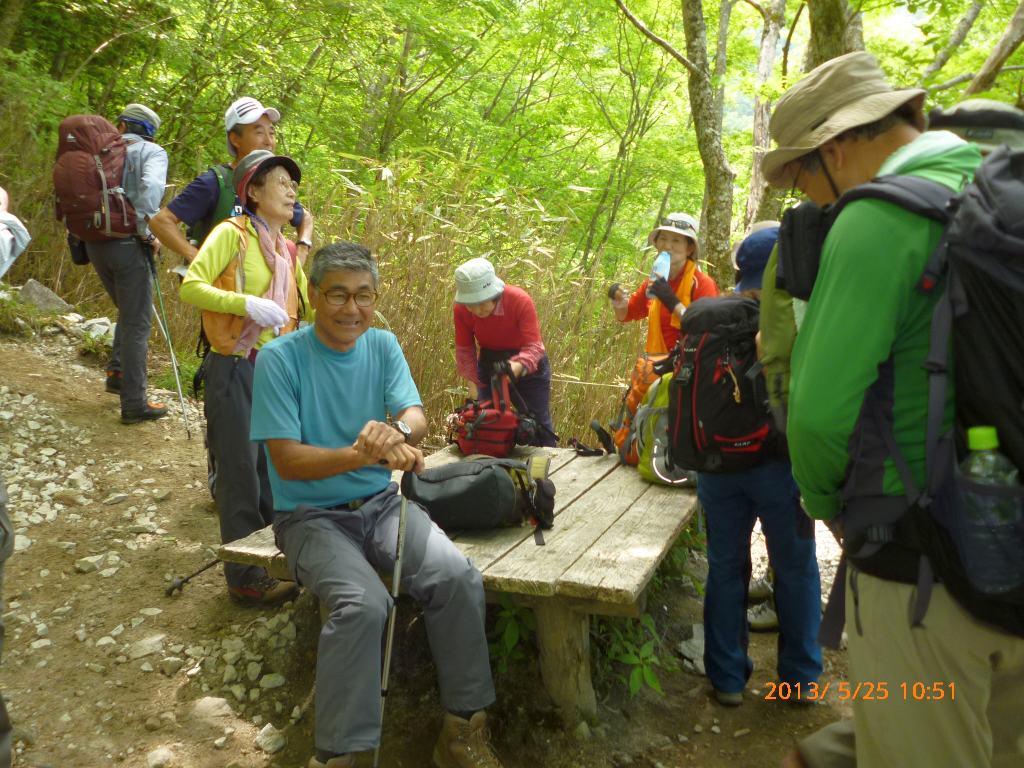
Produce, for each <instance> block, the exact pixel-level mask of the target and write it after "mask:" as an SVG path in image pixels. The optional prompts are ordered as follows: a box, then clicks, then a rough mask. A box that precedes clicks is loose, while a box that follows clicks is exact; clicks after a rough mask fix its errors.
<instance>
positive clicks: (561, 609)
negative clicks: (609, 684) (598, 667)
mask: <svg viewBox="0 0 1024 768" xmlns="http://www.w3.org/2000/svg"><path fill="white" fill-rule="evenodd" d="M533 612H534V615H536V617H537V641H538V645H539V646H540V670H541V676H542V677H543V680H544V687H545V689H547V692H548V693H549V694H550V696H551V698H552V699H554V700H555V703H556V704H557V705H558V706H560V707H561V708H562V712H563V713H564V716H565V717H566V719H567V720H568V721H569V722H570V723H571V722H573V721H578V720H579V718H580V717H581V716H583V717H595V716H596V715H597V697H596V696H594V687H593V685H592V684H591V681H590V617H589V616H588V615H587V614H585V613H577V612H576V611H574V610H572V609H571V608H570V607H569V606H568V605H567V604H565V603H564V602H563V601H561V600H558V599H548V600H538V601H537V602H536V603H535V604H534V605H533Z"/></svg>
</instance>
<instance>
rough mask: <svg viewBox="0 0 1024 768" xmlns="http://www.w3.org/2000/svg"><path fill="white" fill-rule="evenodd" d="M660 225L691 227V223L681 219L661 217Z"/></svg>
mask: <svg viewBox="0 0 1024 768" xmlns="http://www.w3.org/2000/svg"><path fill="white" fill-rule="evenodd" d="M661 226H663V227H672V228H673V229H693V224H691V223H690V222H688V221H683V220H682V219H662V220H661Z"/></svg>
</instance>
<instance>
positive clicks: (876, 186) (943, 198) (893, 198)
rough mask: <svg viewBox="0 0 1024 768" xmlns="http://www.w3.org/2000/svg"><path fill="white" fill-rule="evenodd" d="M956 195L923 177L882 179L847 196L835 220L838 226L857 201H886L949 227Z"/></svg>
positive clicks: (836, 207) (833, 215) (833, 214)
mask: <svg viewBox="0 0 1024 768" xmlns="http://www.w3.org/2000/svg"><path fill="white" fill-rule="evenodd" d="M956 194H957V193H956V192H955V191H953V190H952V189H950V188H949V187H947V186H946V185H945V184H940V183H939V182H937V181H931V180H930V179H925V178H923V177H921V176H906V175H895V174H893V175H888V176H879V177H878V178H876V179H873V180H871V181H869V182H867V183H866V184H860V185H858V186H856V187H853V188H852V189H849V190H847V191H846V192H844V193H843V195H842V196H841V197H840V198H839V199H838V200H837V201H836V202H835V204H834V205H833V206H832V209H831V220H832V221H833V222H834V221H835V220H836V217H837V216H839V214H840V213H841V212H842V210H843V209H844V208H845V207H846V206H847V205H849V204H850V203H852V202H854V201H855V200H883V201H885V202H887V203H892V204H893V205H898V206H899V207H900V208H903V209H905V210H907V211H910V212H911V213H914V214H916V215H918V216H923V217H924V218H926V219H931V220H932V221H937V222H939V223H940V224H945V223H946V222H948V221H949V218H950V211H949V207H948V203H949V201H950V199H951V198H952V197H953V196H954V195H956Z"/></svg>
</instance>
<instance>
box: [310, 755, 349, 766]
mask: <svg viewBox="0 0 1024 768" xmlns="http://www.w3.org/2000/svg"><path fill="white" fill-rule="evenodd" d="M355 764H356V756H355V753H353V752H349V753H348V754H347V755H339V756H338V757H332V758H331V759H330V760H328V761H327V762H326V763H321V762H320V761H319V760H317V759H316V755H313V757H311V758H309V768H352V767H353V766H354V765H355Z"/></svg>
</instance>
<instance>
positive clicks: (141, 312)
mask: <svg viewBox="0 0 1024 768" xmlns="http://www.w3.org/2000/svg"><path fill="white" fill-rule="evenodd" d="M149 250H150V249H149V246H147V245H146V244H145V243H143V242H142V240H141V239H139V238H138V237H126V238H123V239H121V240H102V241H98V242H95V243H86V244H85V252H86V253H87V254H89V261H90V262H92V265H93V267H94V268H95V269H96V274H97V275H99V278H100V281H101V282H102V283H103V287H104V288H106V289H107V295H109V296H110V299H111V301H113V302H114V306H116V307H117V327H116V328H114V348H113V350H112V352H111V354H110V362H109V363H108V364H107V371H108V372H110V371H117V372H119V373H120V374H121V410H122V411H137V410H140V409H142V408H143V407H145V405H146V402H147V401H146V383H147V377H146V355H147V354H148V352H149V331H150V327H151V326H152V322H153V273H152V272H151V271H150V264H149V256H150V254H149Z"/></svg>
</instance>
